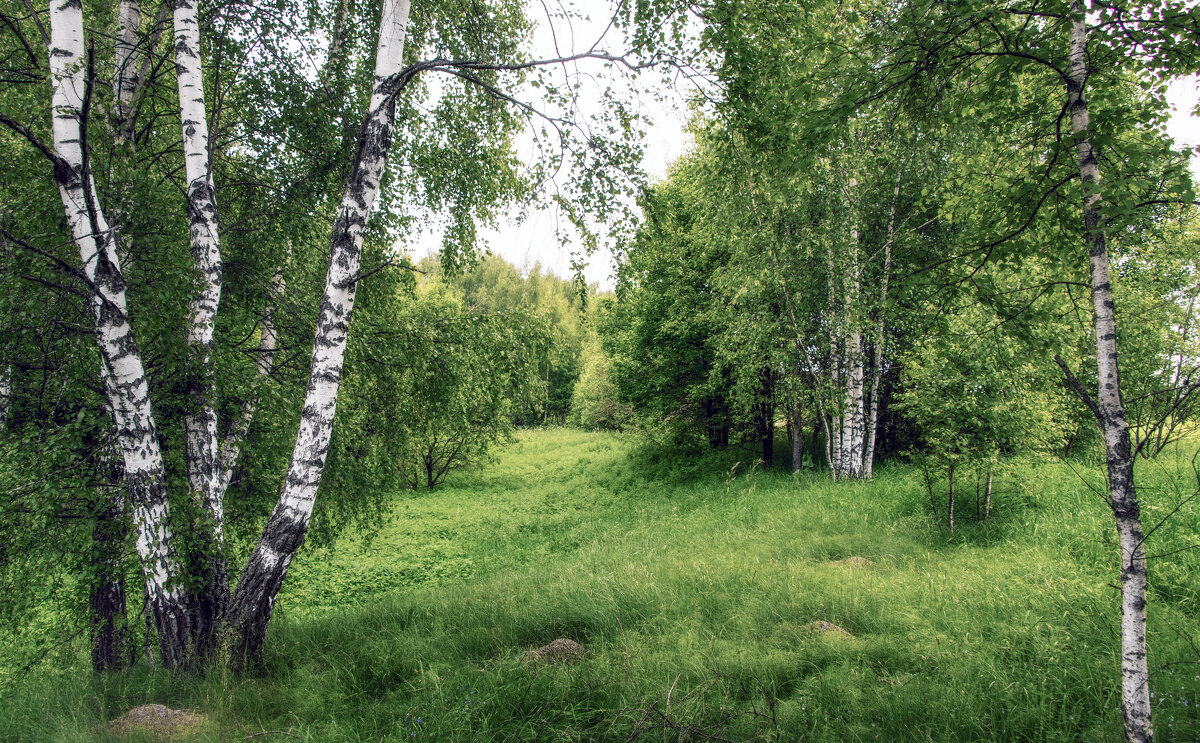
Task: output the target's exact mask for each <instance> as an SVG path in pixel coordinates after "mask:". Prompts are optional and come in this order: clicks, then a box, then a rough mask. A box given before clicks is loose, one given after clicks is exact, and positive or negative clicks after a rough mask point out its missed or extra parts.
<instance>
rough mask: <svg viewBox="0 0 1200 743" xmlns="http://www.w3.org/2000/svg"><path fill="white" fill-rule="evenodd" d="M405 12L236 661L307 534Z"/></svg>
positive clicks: (395, 31)
mask: <svg viewBox="0 0 1200 743" xmlns="http://www.w3.org/2000/svg"><path fill="white" fill-rule="evenodd" d="M408 13H409V1H408V0H383V7H382V12H381V18H380V24H379V44H378V47H377V50H376V60H375V84H374V89H373V91H372V95H371V102H370V104H369V109H368V112H367V115H366V118H365V120H364V122H363V126H362V129H361V130H360V132H359V141H358V149H357V151H356V153H355V160H354V163H353V166H352V168H351V171H350V176H349V180H348V182H347V184H346V189H345V192H344V194H343V196H342V203H341V206H340V208H339V210H338V215H337V219H336V221H335V222H334V226H333V238H332V248H331V253H330V262H329V273H328V275H327V277H326V280H325V293H324V296H323V298H322V300H321V312H320V315H319V317H318V319H317V332H316V338H315V340H314V343H313V354H312V366H311V371H310V374H309V384H308V391H307V393H306V395H305V400H304V408H303V411H302V413H301V418H300V430H299V432H298V433H297V435H296V445H295V449H294V450H293V452H292V459H291V464H290V465H289V466H288V473H287V477H286V479H285V480H284V485H283V490H282V492H281V494H280V497H279V502H278V504H277V505H276V507H275V510H274V512H273V513H272V514H271V517H270V519H268V521H267V525H266V527H265V528H264V529H263V533H262V536H261V537H260V538H259V541H258V544H257V545H256V546H255V548H254V551H253V553H252V554H251V555H250V559H249V560H248V561H247V563H246V567H245V568H244V569H243V570H242V573H241V577H240V578H239V580H238V583H237V590H236V592H235V593H234V596H233V600H232V602H231V604H230V613H229V617H230V623H231V626H232V629H233V631H234V633H235V636H234V638H233V643H234V647H233V648H232V650H233V661H234V663H245V662H248V661H254V660H256V659H257V658H258V657H260V655H261V651H262V646H263V641H264V639H265V637H266V631H267V625H268V623H269V622H270V619H271V612H272V608H273V606H274V603H275V597H276V596H277V595H278V593H279V589H280V588H281V587H282V585H283V581H284V578H285V577H286V576H287V570H288V566H289V565H291V562H292V559H293V558H294V557H295V555H296V552H297V550H299V549H300V545H301V544H302V543H303V541H304V535H305V533H306V531H307V529H308V521H309V518H310V517H311V515H312V510H313V505H314V503H315V500H316V495H317V487H318V485H319V484H320V482H321V473H322V471H323V469H324V466H325V457H326V455H327V454H328V452H329V439H330V436H331V434H332V432H333V418H334V412H335V409H336V406H337V393H338V387H339V385H340V383H341V377H342V362H343V358H344V356H345V352H346V337H347V332H348V330H349V327H350V314H351V310H352V309H353V307H354V292H355V288H356V286H357V281H358V273H359V267H360V264H361V261H362V240H363V232H364V229H365V227H366V224H367V219H368V217H369V216H370V213H371V209H372V207H373V205H374V203H375V197H376V195H377V193H378V191H379V184H380V179H381V178H382V177H383V172H384V168H385V167H386V165H387V156H388V152H389V150H390V149H391V144H392V129H393V126H394V123H395V116H396V103H395V95H396V91H397V90H398V85H399V83H398V82H397V76H398V73H399V72H400V70H401V65H402V64H403V50H404V34H405V29H406V27H407V25H408Z"/></svg>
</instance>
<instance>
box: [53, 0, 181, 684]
mask: <svg viewBox="0 0 1200 743" xmlns="http://www.w3.org/2000/svg"><path fill="white" fill-rule="evenodd" d="M83 53H84V37H83V10H82V6H81V5H80V4H79V3H77V2H74V0H63V1H61V2H60V1H59V0H55V1H54V2H52V3H51V5H50V72H51V80H52V84H53V133H54V150H55V153H56V157H57V159H56V161H55V168H54V176H55V180H56V181H57V182H58V185H59V194H60V196H61V198H62V202H63V209H64V212H65V214H66V218H67V223H68V224H69V225H70V228H71V235H72V237H73V239H74V241H75V243H76V245H77V246H78V248H79V254H80V259H81V261H82V263H83V272H84V275H85V276H86V277H87V279H88V280H89V281H90V282H92V285H93V294H92V312H93V318H94V320H95V324H96V342H97V346H98V349H99V351H100V358H101V363H102V364H104V367H105V369H104V374H106V375H107V377H108V379H107V380H106V382H105V386H106V388H107V391H108V393H109V396H110V400H109V404H110V405H111V406H112V409H113V411H114V418H115V419H116V423H117V426H118V433H119V436H118V442H119V444H120V448H121V455H122V458H123V460H124V465H125V477H126V482H127V484H128V487H129V495H130V502H131V505H132V511H133V521H134V525H135V527H136V533H137V539H136V544H137V552H138V558H139V559H140V561H141V564H142V572H143V574H144V576H145V580H146V594H147V597H148V604H149V608H150V615H151V616H152V617H153V619H154V625H155V629H156V630H157V632H158V636H159V649H160V653H161V655H162V660H163V664H164V665H167V666H170V667H175V666H178V665H179V664H180V663H181V662H183V659H184V653H185V650H186V648H187V646H188V642H189V634H190V633H189V625H188V617H187V612H186V610H185V608H186V607H185V605H184V597H183V594H182V591H181V590H180V589H179V587H178V586H177V585H175V584H174V583H173V580H172V579H173V578H174V577H175V576H176V574H177V569H176V566H175V562H174V558H173V556H172V554H171V551H170V542H171V538H172V535H171V532H170V528H169V518H168V517H169V506H168V503H167V490H166V481H165V478H164V473H163V461H162V454H161V451H160V449H159V443H158V433H157V431H156V428H155V423H154V415H153V412H152V410H151V408H150V395H149V384H148V382H147V379H146V374H145V369H144V367H143V365H142V360H141V355H140V353H139V352H138V346H137V342H136V340H135V338H134V335H133V329H132V328H131V327H130V324H129V316H128V311H127V309H126V303H125V281H124V277H123V276H122V274H121V268H120V262H119V260H118V258H117V252H116V249H115V246H114V239H113V234H112V231H111V230H110V229H109V226H108V222H107V220H106V219H105V216H104V213H103V212H102V211H101V209H100V205H99V201H98V200H97V198H96V189H95V184H94V183H93V181H92V176H91V172H90V171H89V169H88V168H87V149H86V147H85V143H84V132H83V128H82V123H83V122H84V121H85V118H84V116H83V113H84V111H85V105H84V100H85V94H87V93H88V92H89V91H88V81H87V79H86V76H85V69H84V59H83ZM104 374H102V376H104Z"/></svg>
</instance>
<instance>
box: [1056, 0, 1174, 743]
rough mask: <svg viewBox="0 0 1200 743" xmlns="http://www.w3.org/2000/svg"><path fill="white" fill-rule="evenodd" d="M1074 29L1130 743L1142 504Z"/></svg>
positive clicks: (1135, 708) (1141, 585) (1071, 65)
mask: <svg viewBox="0 0 1200 743" xmlns="http://www.w3.org/2000/svg"><path fill="white" fill-rule="evenodd" d="M1070 10H1071V16H1072V26H1071V36H1070V56H1069V59H1068V67H1067V107H1068V110H1069V111H1070V116H1071V131H1072V133H1073V134H1074V138H1075V156H1076V160H1077V161H1078V164H1079V176H1080V180H1081V181H1082V184H1083V218H1084V225H1085V228H1086V233H1087V237H1086V239H1087V243H1088V268H1089V274H1090V279H1091V287H1092V322H1093V326H1094V330H1095V335H1096V364H1097V369H1098V373H1099V386H1098V390H1097V397H1096V400H1095V407H1094V412H1095V414H1096V417H1097V419H1098V422H1099V424H1100V428H1101V430H1102V431H1103V434H1104V445H1105V449H1106V451H1107V462H1108V473H1107V474H1108V495H1109V501H1110V506H1111V508H1112V512H1113V516H1114V517H1115V519H1116V526H1117V536H1118V542H1119V544H1120V551H1121V715H1122V717H1123V718H1124V723H1125V737H1126V739H1127V740H1129V741H1132V742H1133V743H1148V742H1149V741H1152V740H1153V738H1154V728H1153V726H1152V724H1151V719H1150V669H1149V664H1148V659H1147V655H1146V553H1145V550H1144V548H1143V541H1144V536H1143V533H1142V522H1141V513H1140V507H1139V505H1138V499H1137V493H1136V491H1135V490H1134V482H1133V463H1134V460H1133V452H1132V447H1131V444H1130V436H1129V425H1128V423H1127V421H1126V418H1125V407H1124V404H1123V402H1122V400H1121V378H1120V373H1119V369H1118V363H1117V322H1116V311H1115V305H1114V300H1113V291H1112V283H1111V277H1110V272H1109V258H1108V244H1107V239H1106V236H1105V233H1104V228H1103V226H1102V225H1101V224H1100V201H1101V196H1102V192H1101V187H1100V166H1099V164H1098V163H1097V161H1096V153H1095V150H1094V149H1093V147H1092V141H1091V136H1090V133H1089V113H1088V104H1087V99H1086V97H1085V95H1084V91H1085V89H1086V85H1087V77H1088V72H1089V70H1088V62H1087V42H1088V29H1087V18H1086V15H1085V12H1084V7H1083V3H1082V1H1081V0H1071V4H1070Z"/></svg>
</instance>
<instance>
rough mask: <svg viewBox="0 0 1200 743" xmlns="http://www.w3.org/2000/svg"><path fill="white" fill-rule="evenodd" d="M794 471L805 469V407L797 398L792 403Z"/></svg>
mask: <svg viewBox="0 0 1200 743" xmlns="http://www.w3.org/2000/svg"><path fill="white" fill-rule="evenodd" d="M791 413H792V415H791V419H792V471H793V472H799V471H800V470H802V469H804V415H803V413H804V408H803V407H801V405H800V401H799V400H797V401H796V402H795V404H793V405H792V410H791Z"/></svg>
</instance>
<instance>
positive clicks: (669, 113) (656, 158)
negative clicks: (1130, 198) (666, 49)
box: [414, 0, 1200, 289]
mask: <svg viewBox="0 0 1200 743" xmlns="http://www.w3.org/2000/svg"><path fill="white" fill-rule="evenodd" d="M567 1H568V4H570V3H569V0H567ZM570 7H573V8H574V9H575V10H576V11H577V12H582V13H585V14H588V13H590V14H591V15H592V16H593V17H592V18H591V22H590V23H587V22H583V21H574V22H573V23H572V24H571V26H572V31H573V33H574V44H575V48H576V50H582V49H585V48H586V47H587V46H588V45H590V43H591V41H592V40H594V39H595V37H596V36H597V35H598V34H599V33H600V32H601V31H602V28H603V27H602V26H600V25H597V24H598V23H599V22H600V21H605V20H607V13H608V12H609V9H610V7H611V5H610V3H609V2H608V0H577V2H575V3H574V4H570ZM535 8H536V10H534V9H535ZM531 13H533V14H535V17H537V16H538V15H544V13H545V11H544V10H543V8H542V5H541V2H540V1H539V0H532V1H531ZM542 25H543V27H542V28H541V29H540V30H539V32H538V33H537V35H536V36H535V39H534V44H535V48H536V49H539V50H542V49H547V50H552V49H553V48H554V47H553V43H552V40H551V37H550V36H549V34H548V33H547V31H546V29H545V27H544V26H545V24H544V23H543V24H542ZM561 36H562V34H561V32H560V38H559V42H560V49H562V45H563V44H564V39H563V38H561ZM567 43H569V42H567ZM606 46H607V48H608V49H609V50H610V51H615V50H617V49H618V48H619V46H620V40H619V39H618V38H617V37H616V36H613V37H612V40H611V43H608V44H607V45H606ZM543 54H545V55H546V56H549V54H548V53H543ZM539 56H542V55H541V54H540V55H539ZM596 70H602V68H599V67H597V68H596ZM597 74H598V75H603V74H604V73H603V72H598V73H597ZM656 80H657V78H656V77H654V76H652V75H647V76H645V77H644V78H643V79H642V84H643V85H653V84H654V83H655V81H656ZM590 84H593V85H596V86H597V87H596V90H597V91H599V90H600V89H601V86H603V85H605V84H614V85H626V86H628V83H626V82H624V81H623V80H622V79H621V78H620V77H619V76H617V77H609V76H607V75H606V76H604V77H603V78H601V77H595V78H592V79H591V81H590ZM655 93H659V94H662V95H659V96H656V95H655ZM684 96H685V92H682V91H680V92H677V91H653V90H643V91H641V92H640V93H638V94H637V98H638V100H639V105H640V109H641V111H642V113H643V114H644V115H645V116H647V117H648V118H649V119H650V120H651V122H652V126H650V128H649V129H648V131H647V134H646V144H647V148H646V159H645V161H644V163H643V167H644V168H645V170H646V172H647V173H648V174H649V175H650V176H651V177H652V178H653V179H661V178H663V177H665V175H666V172H667V169H668V167H669V166H670V164H671V163H673V162H674V161H675V160H676V159H678V158H679V157H680V156H681V155H683V154H684V152H686V151H687V149H688V147H689V146H690V144H691V137H690V135H689V134H687V133H686V132H685V131H684V128H685V124H686V118H687V116H686V102H685V99H684ZM596 97H597V98H598V97H599V96H598V93H597V94H596ZM1167 99H1168V101H1169V102H1170V104H1171V105H1172V107H1173V108H1174V113H1173V115H1172V117H1171V120H1170V122H1169V123H1168V126H1167V132H1168V134H1170V135H1171V136H1172V137H1173V138H1174V139H1175V140H1176V142H1177V143H1178V144H1179V145H1181V146H1182V145H1186V146H1188V147H1191V148H1192V149H1193V155H1192V171H1193V173H1194V174H1195V175H1196V177H1197V178H1198V179H1200V156H1198V155H1197V154H1196V153H1195V150H1196V148H1198V147H1200V117H1196V116H1195V115H1193V112H1194V111H1195V109H1196V107H1197V104H1198V101H1200V87H1198V85H1197V79H1196V78H1195V77H1191V78H1182V79H1179V80H1176V81H1174V82H1173V83H1172V84H1171V85H1170V86H1169V89H1168V94H1167ZM518 146H519V147H521V146H522V145H520V144H519V145H518ZM524 146H526V147H528V145H527V144H526V145H524ZM530 149H531V148H530ZM515 217H516V215H513V217H512V218H509V219H502V220H501V224H500V226H499V228H498V229H496V230H488V231H486V232H485V233H484V234H483V235H482V237H483V238H484V240H485V241H486V243H487V245H488V247H489V248H490V249H491V251H492V252H493V253H496V254H498V255H500V256H502V257H503V258H504V259H505V260H507V261H509V262H510V263H512V264H513V265H515V266H517V267H518V268H528V267H530V266H532V265H533V264H534V263H540V264H541V265H542V267H543V268H547V269H550V270H551V271H553V272H554V273H556V274H558V275H559V276H562V277H564V278H569V277H570V275H571V254H570V250H569V249H567V248H563V247H562V246H561V245H560V243H559V240H558V238H557V237H556V223H557V222H558V221H559V218H558V216H557V214H556V213H555V212H554V210H552V209H544V210H540V211H536V212H532V213H530V214H528V215H527V216H526V218H525V219H524V221H522V222H520V223H517V221H516V219H515ZM438 241H439V236H438V235H436V234H430V235H426V236H425V238H424V239H422V240H421V241H420V244H419V245H417V246H414V250H415V252H416V253H417V254H418V255H422V254H426V253H428V252H431V251H436V249H437V248H436V245H437V243H438ZM613 273H614V269H613V265H612V256H611V254H610V253H608V251H607V250H602V251H600V252H598V253H597V254H596V255H594V256H593V257H592V259H591V261H590V263H589V265H588V268H587V270H586V271H585V276H586V277H587V280H588V282H589V283H597V284H599V285H600V288H601V289H611V288H612V287H613V286H614V283H615V279H614V277H613Z"/></svg>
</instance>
